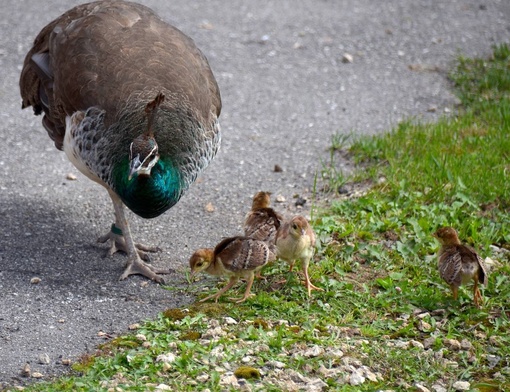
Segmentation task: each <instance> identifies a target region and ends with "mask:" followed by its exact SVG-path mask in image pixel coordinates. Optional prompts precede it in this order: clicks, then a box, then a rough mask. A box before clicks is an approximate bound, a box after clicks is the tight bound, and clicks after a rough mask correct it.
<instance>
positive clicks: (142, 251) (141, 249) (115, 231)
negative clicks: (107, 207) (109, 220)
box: [97, 224, 162, 263]
mask: <svg viewBox="0 0 510 392" xmlns="http://www.w3.org/2000/svg"><path fill="white" fill-rule="evenodd" d="M108 240H109V241H110V249H109V250H108V255H109V256H112V255H113V254H115V253H116V252H118V251H121V252H124V253H126V254H127V253H128V251H127V246H126V240H125V239H124V236H123V234H122V230H121V229H119V228H118V227H117V226H115V224H112V228H111V230H110V231H109V232H108V233H106V234H105V235H102V236H101V237H99V238H98V239H97V242H100V243H102V244H104V243H105V242H107V241H108ZM135 247H136V250H137V252H138V256H140V258H141V259H142V260H144V261H146V262H148V263H150V262H151V258H150V256H149V254H148V253H147V252H152V253H155V252H161V250H162V249H161V248H159V247H157V246H147V245H143V244H138V243H135Z"/></svg>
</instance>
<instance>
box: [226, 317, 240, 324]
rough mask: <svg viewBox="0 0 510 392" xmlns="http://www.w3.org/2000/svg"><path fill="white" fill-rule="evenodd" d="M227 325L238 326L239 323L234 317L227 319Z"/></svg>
mask: <svg viewBox="0 0 510 392" xmlns="http://www.w3.org/2000/svg"><path fill="white" fill-rule="evenodd" d="M225 323H227V324H228V325H235V324H237V321H236V320H234V319H233V318H232V317H225Z"/></svg>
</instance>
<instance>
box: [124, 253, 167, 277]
mask: <svg viewBox="0 0 510 392" xmlns="http://www.w3.org/2000/svg"><path fill="white" fill-rule="evenodd" d="M174 272H175V271H174V270H171V269H163V268H156V267H154V266H152V265H150V264H147V263H145V262H143V261H142V260H141V259H140V257H139V256H138V255H135V256H134V257H133V258H130V259H128V262H127V265H126V269H125V270H124V272H123V274H122V275H121V276H120V279H119V280H124V279H126V278H127V277H128V276H129V275H143V276H145V277H146V278H149V279H151V280H153V281H154V282H156V283H160V284H164V283H165V279H163V277H162V276H160V274H171V273H174Z"/></svg>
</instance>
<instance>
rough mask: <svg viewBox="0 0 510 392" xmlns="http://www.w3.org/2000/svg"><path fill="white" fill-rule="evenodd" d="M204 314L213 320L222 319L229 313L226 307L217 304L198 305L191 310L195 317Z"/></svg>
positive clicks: (194, 305)
mask: <svg viewBox="0 0 510 392" xmlns="http://www.w3.org/2000/svg"><path fill="white" fill-rule="evenodd" d="M198 313H203V314H205V315H206V316H207V317H211V318H220V317H221V316H223V315H225V314H226V313H227V312H226V311H225V306H224V305H222V304H217V303H196V304H193V306H192V307H191V309H190V314H191V315H192V316H194V315H195V314H198Z"/></svg>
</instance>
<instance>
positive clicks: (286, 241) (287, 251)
mask: <svg viewBox="0 0 510 392" xmlns="http://www.w3.org/2000/svg"><path fill="white" fill-rule="evenodd" d="M276 248H277V257H278V258H280V259H282V260H285V261H287V262H288V263H289V264H290V270H289V271H292V270H293V268H294V264H295V262H296V261H297V260H299V261H300V262H301V267H302V268H303V272H304V274H305V287H306V290H307V292H308V296H310V295H311V291H312V290H321V291H322V289H321V288H319V287H316V286H314V285H313V284H312V282H311V281H310V276H309V275H308V266H309V264H310V260H311V259H312V256H313V252H314V249H315V233H314V231H313V229H312V227H311V226H310V224H309V223H308V221H307V220H306V218H304V217H303V216H300V215H298V216H295V217H293V218H292V219H290V220H287V221H285V222H284V223H283V224H282V225H281V226H280V228H279V229H278V232H277V233H276Z"/></svg>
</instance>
